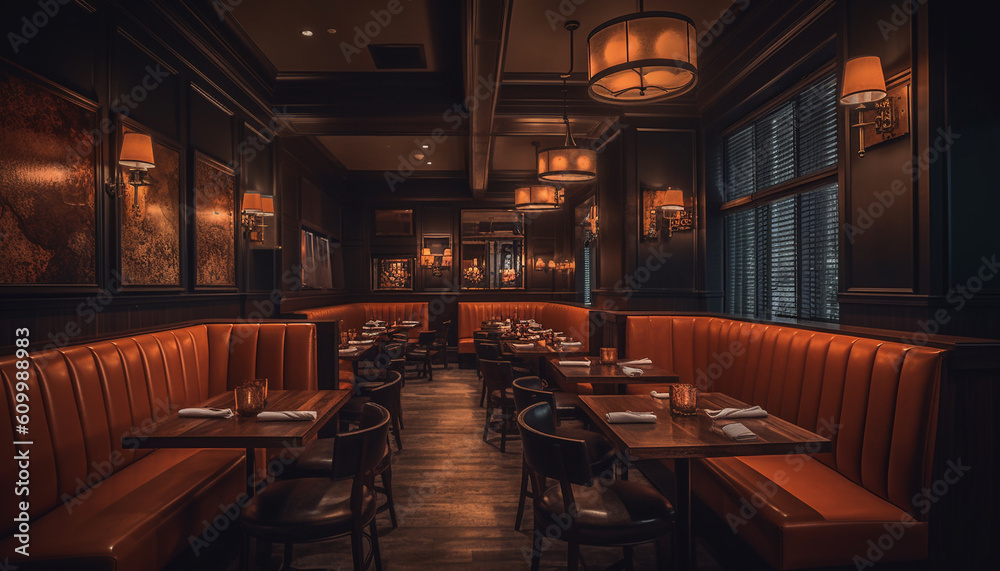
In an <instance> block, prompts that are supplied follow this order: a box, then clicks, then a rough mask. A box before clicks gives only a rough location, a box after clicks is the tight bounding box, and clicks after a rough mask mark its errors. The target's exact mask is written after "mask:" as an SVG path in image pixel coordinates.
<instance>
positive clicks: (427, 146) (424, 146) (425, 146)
mask: <svg viewBox="0 0 1000 571" xmlns="http://www.w3.org/2000/svg"><path fill="white" fill-rule="evenodd" d="M420 146H421V147H423V148H425V149H427V148H429V147H430V145H420Z"/></svg>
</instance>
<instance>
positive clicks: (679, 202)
mask: <svg viewBox="0 0 1000 571" xmlns="http://www.w3.org/2000/svg"><path fill="white" fill-rule="evenodd" d="M660 210H662V211H663V212H664V213H668V212H680V211H681V210H684V191H682V190H677V189H675V188H668V189H667V190H666V191H665V192H664V198H663V204H661V205H660Z"/></svg>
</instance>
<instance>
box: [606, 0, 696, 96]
mask: <svg viewBox="0 0 1000 571" xmlns="http://www.w3.org/2000/svg"><path fill="white" fill-rule="evenodd" d="M587 63H588V71H589V73H590V88H589V93H590V96H591V97H592V98H593V99H596V100H598V101H603V102H607V103H654V102H657V101H663V100H666V99H670V98H673V97H677V96H678V95H681V94H682V93H686V92H688V91H690V90H691V88H693V87H694V86H695V84H696V83H697V82H698V43H697V36H696V34H695V26H694V20H692V19H691V18H688V17H687V16H685V15H683V14H678V13H676V12H643V11H642V0H639V11H638V12H636V13H634V14H626V15H625V16H620V17H618V18H615V19H613V20H609V21H607V22H604V23H603V24H601V25H600V26H597V27H596V28H594V30H593V31H592V32H590V35H589V36H587Z"/></svg>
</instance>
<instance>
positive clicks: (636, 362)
mask: <svg viewBox="0 0 1000 571" xmlns="http://www.w3.org/2000/svg"><path fill="white" fill-rule="evenodd" d="M618 364H619V365H652V364H653V362H652V361H650V360H649V357H643V358H642V359H632V360H631V361H618Z"/></svg>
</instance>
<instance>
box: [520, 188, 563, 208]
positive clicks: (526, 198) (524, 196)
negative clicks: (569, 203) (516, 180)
mask: <svg viewBox="0 0 1000 571" xmlns="http://www.w3.org/2000/svg"><path fill="white" fill-rule="evenodd" d="M562 203H563V191H562V189H559V188H556V187H554V186H552V185H548V184H529V185H525V186H522V187H519V188H516V189H514V209H515V210H556V209H557V208H559V207H560V206H562Z"/></svg>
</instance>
